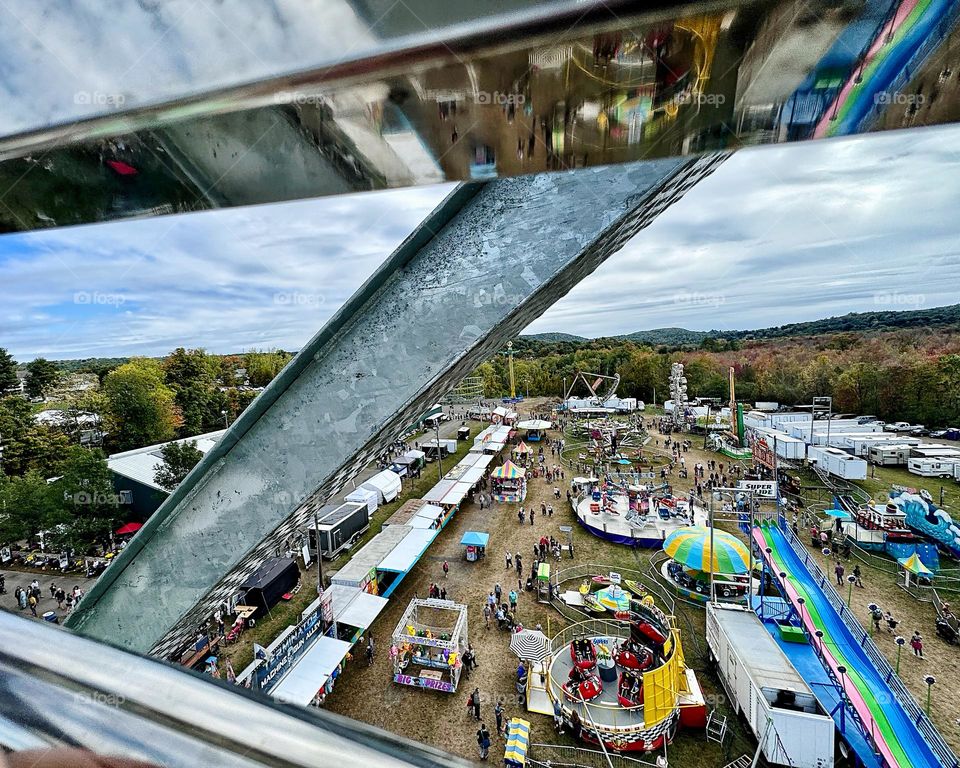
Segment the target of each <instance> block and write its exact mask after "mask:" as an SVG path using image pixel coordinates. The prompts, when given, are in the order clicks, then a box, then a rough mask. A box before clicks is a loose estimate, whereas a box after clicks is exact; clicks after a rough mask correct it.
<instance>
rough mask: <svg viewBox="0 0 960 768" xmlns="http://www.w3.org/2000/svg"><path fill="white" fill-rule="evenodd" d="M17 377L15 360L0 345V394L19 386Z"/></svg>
mask: <svg viewBox="0 0 960 768" xmlns="http://www.w3.org/2000/svg"><path fill="white" fill-rule="evenodd" d="M19 386H20V382H19V380H18V379H17V362H16V360H14V359H13V356H12V355H11V354H10V353H9V352H7V350H5V349H4V348H3V347H0V396H2V395H3V394H4V393H5V392H10V391H12V390H14V389H17V388H19Z"/></svg>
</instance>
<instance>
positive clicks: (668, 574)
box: [660, 526, 752, 603]
mask: <svg viewBox="0 0 960 768" xmlns="http://www.w3.org/2000/svg"><path fill="white" fill-rule="evenodd" d="M663 551H664V552H665V553H666V554H667V555H668V556H669V557H670V559H669V560H667V561H665V562H664V563H663V565H662V566H661V569H660V573H661V575H662V576H663V578H664V579H665V580H666V581H667V582H672V584H673V587H674V588H675V589H676V590H677V592H678V593H679V594H680V595H681V596H682V597H684V598H686V599H688V600H692V601H694V602H698V603H706V602H707V601H708V600H709V599H710V583H711V577H710V572H711V570H712V572H713V579H712V580H713V586H714V592H715V597H716V599H718V600H723V601H734V602H743V599H744V598H745V596H746V595H747V593H748V592H749V591H751V587H752V575H751V573H750V572H751V570H752V568H751V565H752V563H751V558H750V552H749V550H748V549H747V546H746V545H745V544H744V543H743V542H741V541H740V540H739V539H738V538H737V537H736V536H734V535H733V534H731V533H728V532H727V531H723V530H720V529H714V530H713V531H712V532H711V530H710V529H709V528H706V527H703V526H690V527H688V528H681V529H680V530H678V531H675V532H674V533H672V534H670V536H668V537H667V540H666V541H664V543H663ZM711 561H712V562H711Z"/></svg>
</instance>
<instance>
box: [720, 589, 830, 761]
mask: <svg viewBox="0 0 960 768" xmlns="http://www.w3.org/2000/svg"><path fill="white" fill-rule="evenodd" d="M707 645H708V646H709V648H710V654H711V656H712V657H713V659H714V660H715V661H716V663H717V671H718V672H719V675H720V681H721V682H722V683H723V687H724V689H725V690H726V692H727V695H728V696H729V697H730V701H731V703H732V704H733V706H734V708H735V709H736V710H737V712H738V713H741V714H742V715H743V716H744V718H745V719H746V721H747V722H748V723H749V724H750V728H751V729H752V730H753V733H754V735H755V736H756V738H757V741H758V742H760V745H761V751H762V753H763V757H764V758H765V759H766V760H767V762H769V763H771V764H773V765H787V766H792V768H833V764H834V739H835V738H836V728H835V725H834V722H833V719H832V718H831V717H830V715H829V714H827V713H826V712H825V711H824V710H823V707H822V706H821V705H820V702H819V701H817V698H816V696H814V694H813V691H812V690H811V689H810V686H809V685H807V683H806V681H805V680H804V679H803V678H802V677H801V676H800V673H799V672H797V670H796V667H794V666H793V664H792V663H791V662H790V659H788V658H787V656H786V654H785V653H784V652H783V651H782V650H780V647H779V646H778V645H777V642H776V641H775V640H774V639H773V637H771V635H770V634H769V633H768V632H767V630H766V628H765V627H764V626H763V623H762V622H761V621H760V619H759V618H758V617H757V614H756V613H754V612H753V611H752V610H750V609H749V608H744V607H741V606H736V605H725V604H716V605H715V604H712V603H709V604H707Z"/></svg>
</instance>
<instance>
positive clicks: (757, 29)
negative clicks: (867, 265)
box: [0, 0, 960, 232]
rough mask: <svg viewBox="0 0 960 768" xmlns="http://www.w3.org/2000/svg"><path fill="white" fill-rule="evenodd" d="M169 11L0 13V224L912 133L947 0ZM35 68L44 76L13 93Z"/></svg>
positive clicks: (939, 72)
mask: <svg viewBox="0 0 960 768" xmlns="http://www.w3.org/2000/svg"><path fill="white" fill-rule="evenodd" d="M109 5H110V4H108V6H109ZM189 5H190V4H188V3H186V2H185V0H184V2H169V3H163V4H157V5H147V4H132V5H131V4H123V5H122V6H121V5H119V4H118V6H117V7H116V8H115V9H114V10H115V11H116V21H115V22H114V23H113V24H108V25H102V24H98V25H97V26H98V27H99V29H98V31H97V33H96V34H93V33H91V34H89V35H85V34H83V33H85V32H88V31H89V30H90V27H91V25H92V24H93V20H91V19H89V18H87V16H86V14H85V12H83V11H81V10H80V9H78V8H77V7H76V6H72V5H71V6H67V7H66V8H64V9H61V8H59V7H58V8H57V12H56V14H55V15H56V22H55V23H46V24H44V23H41V21H47V19H48V17H49V16H50V15H51V14H49V13H47V14H45V10H44V8H43V5H42V4H40V5H39V6H34V5H31V6H30V8H27V9H18V11H17V14H15V15H14V16H13V17H12V18H11V19H10V20H9V22H5V24H4V27H3V29H2V34H3V35H4V36H5V38H6V40H5V41H6V42H7V43H9V44H8V45H6V46H5V47H4V46H0V66H3V67H4V69H5V71H7V70H9V71H10V72H11V73H12V75H11V77H9V78H6V88H7V94H6V95H7V102H8V103H9V104H14V105H15V106H14V107H11V108H8V109H5V110H4V111H3V112H2V114H0V158H3V162H0V232H2V231H14V230H23V229H34V228H42V227H49V226H62V225H69V224H79V223H86V222H94V221H104V220H112V219H118V218H124V217H129V216H150V215H160V214H167V213H176V212H181V211H188V210H202V209H206V208H216V207H223V206H234V205H246V204H252V203H264V202H274V201H280V200H290V199H297V198H303V197H311V196H318V195H329V194H339V193H343V192H349V191H358V190H368V189H380V188H386V187H401V186H408V185H416V184H430V183H435V182H438V181H441V180H455V179H474V180H482V179H490V178H495V177H504V176H513V175H523V174H529V173H534V172H540V171H545V170H558V169H569V168H578V167H585V166H594V165H602V164H610V163H620V162H629V161H633V160H637V159H644V158H654V157H670V156H676V155H683V154H689V153H697V152H702V151H708V150H715V149H722V148H734V147H737V146H741V145H743V144H755V143H769V142H783V141H797V140H804V139H809V138H820V137H829V136H834V135H848V134H852V133H859V132H864V131H870V130H875V129H881V128H898V127H905V126H911V127H917V126H922V125H928V124H934V123H938V122H944V121H951V120H955V119H956V118H957V117H958V111H960V108H958V104H960V93H958V89H957V86H958V79H957V78H958V73H957V72H955V71H953V69H951V68H950V66H949V61H948V57H947V55H946V52H947V51H948V50H949V49H950V48H951V46H953V45H954V44H953V43H952V42H951V40H952V38H951V36H950V35H951V33H952V31H953V30H954V29H955V27H956V23H957V14H958V8H960V3H958V2H957V1H956V0H927V1H926V2H923V3H915V4H910V3H902V2H900V1H899V0H820V1H818V2H814V3H807V2H801V1H800V0H780V1H779V2H773V1H769V2H749V3H738V2H729V0H727V2H720V3H709V4H698V5H680V6H677V5H674V6H670V7H669V8H667V9H665V8H664V7H661V6H656V5H651V4H649V3H644V4H640V3H636V2H617V3H597V2H586V3H571V2H554V3H549V2H536V1H535V0H528V1H527V2H523V1H522V0H517V1H516V2H512V3H508V4H504V3H495V2H493V0H487V2H479V3H470V4H460V3H443V2H428V1H427V0H422V1H421V2H419V3H417V2H414V3H411V2H406V3H400V4H396V5H394V4H391V3H389V2H386V0H352V2H347V0H330V1H329V2H324V3H322V4H321V3H313V2H308V0H286V1H285V2H281V1H280V0H277V2H275V3H274V4H273V5H272V6H271V9H270V10H272V13H271V12H264V11H262V10H261V9H259V7H258V10H256V11H254V10H253V9H252V7H250V6H248V5H247V4H243V3H241V2H240V0H224V1H223V2H221V3H219V4H217V5H216V6H204V7H203V8H202V9H201V10H200V11H199V14H200V15H199V17H198V16H197V15H195V14H192V13H189V12H188V11H189ZM47 10H48V9H47ZM505 11H508V12H505ZM100 12H101V13H103V11H102V10H101V11H100ZM98 21H99V19H98ZM67 29H69V30H71V32H70V33H69V34H67V33H66V32H65V30H67ZM26 31H29V32H32V34H33V38H31V37H30V36H29V35H28V34H26ZM81 60H82V61H84V62H93V63H95V64H97V66H78V64H79V62H80V61H81ZM51 70H55V71H56V72H58V73H59V77H58V78H55V79H53V80H51V81H50V82H52V83H54V85H55V87H53V88H51V89H49V91H48V90H47V89H39V90H30V91H29V92H28V91H26V90H25V89H26V88H27V86H28V85H29V84H30V83H33V82H41V81H42V80H41V78H43V77H44V76H45V75H46V74H49V71H51ZM64 73H68V75H65V74H64ZM58 123H59V124H58Z"/></svg>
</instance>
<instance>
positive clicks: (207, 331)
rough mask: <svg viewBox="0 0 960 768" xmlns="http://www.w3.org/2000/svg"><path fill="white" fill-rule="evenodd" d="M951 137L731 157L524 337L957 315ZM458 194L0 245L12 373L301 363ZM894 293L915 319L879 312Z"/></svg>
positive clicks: (1, 331)
mask: <svg viewBox="0 0 960 768" xmlns="http://www.w3.org/2000/svg"><path fill="white" fill-rule="evenodd" d="M958 136H960V129H937V130H925V131H917V132H911V133H907V134H886V135H874V136H870V137H867V138H859V139H854V140H845V141H821V142H814V143H809V144H805V145H795V146H790V147H767V148H762V149H757V150H754V151H743V152H740V153H738V154H736V155H734V156H733V157H732V158H731V159H730V160H729V161H728V162H727V163H726V164H725V165H724V166H722V167H721V168H720V169H719V170H718V171H717V172H716V173H715V174H714V175H713V176H712V177H710V178H709V179H707V180H706V181H705V182H703V183H702V184H701V185H699V186H698V187H696V188H695V189H694V190H692V191H691V192H690V193H689V194H688V195H687V196H686V197H685V198H683V200H681V201H680V202H679V203H678V204H677V205H675V206H674V207H673V208H671V209H669V210H668V211H667V212H666V213H665V214H663V215H662V216H661V217H660V218H659V219H658V220H657V221H656V222H655V223H654V224H653V225H652V226H651V227H649V228H648V229H646V230H645V231H643V232H641V233H640V234H639V235H638V236H637V237H636V238H634V240H633V241H631V242H630V243H629V244H628V245H627V246H626V247H625V248H624V249H623V250H622V251H621V252H619V253H617V254H615V255H614V256H613V257H611V258H610V259H609V261H608V262H607V263H606V264H604V265H603V266H602V267H601V268H600V269H599V270H598V271H597V272H596V273H594V274H593V275H591V276H590V277H588V278H587V279H586V280H584V281H583V282H582V283H581V284H580V285H579V286H577V287H576V288H575V289H574V290H573V291H571V293H570V294H569V295H568V296H567V297H565V298H564V299H562V300H561V301H560V302H558V303H557V304H556V305H555V306H554V307H553V308H551V309H550V310H549V311H548V312H547V313H546V314H545V315H544V316H543V317H542V318H540V319H539V320H537V321H536V322H535V323H534V324H533V325H532V326H531V327H530V328H529V329H528V331H529V332H537V331H566V332H569V333H576V334H581V335H587V336H598V335H612V334H618V333H628V332H631V331H635V330H643V329H649V328H655V327H662V326H672V325H677V326H685V327H688V328H692V329H698V330H709V329H714V328H716V329H734V328H736V329H746V328H760V327H766V326H770V325H780V324H783V323H789V322H799V321H804V320H810V319H815V318H818V317H826V316H830V315H839V314H845V313H847V312H856V311H871V310H877V309H909V308H927V307H933V306H938V305H943V304H953V303H958V302H960V298H958V296H957V286H958V285H960V255H958V254H960V241H958V240H960V239H958V236H957V224H956V222H957V214H956V199H957V191H958V179H960V151H958V150H956V149H954V147H956V146H958V142H957V141H956V139H957V137H958ZM450 189H451V185H443V186H438V187H428V188H420V189H412V190H402V191H392V192H377V193H367V194H363V195H352V196H344V197H335V198H325V199H319V200H311V201H304V202H296V203H285V204H276V205H267V206H258V207H251V208H234V209H229V210H220V211H207V212H202V213H197V214H190V215H184V216H177V217H165V218H157V219H149V220H139V221H130V222H122V223H114V224H107V225H97V226H87V227H78V228H74V229H69V230H67V229H62V230H49V231H41V232H34V233H30V234H16V235H7V236H4V237H2V238H0V285H2V286H3V289H4V301H3V302H2V303H0V346H4V347H7V348H9V349H10V350H11V351H12V352H13V353H14V354H15V355H16V356H17V357H18V359H21V360H27V359H30V358H32V357H34V356H37V355H44V356H46V357H54V358H58V357H87V356H118V355H131V354H150V355H159V354H165V353H166V352H168V351H170V350H171V349H173V348H174V347H177V346H188V347H190V346H202V347H205V348H207V349H209V350H211V351H215V352H233V351H239V350H242V349H249V348H251V347H270V346H278V347H283V348H287V349H295V348H298V347H300V346H301V345H302V344H303V343H304V342H306V341H307V340H308V339H309V338H310V337H311V336H312V335H313V334H314V333H316V331H317V330H318V329H319V328H320V327H322V325H323V324H324V322H326V320H327V319H328V318H329V317H330V316H331V315H332V314H333V312H335V311H336V309H337V308H338V307H339V306H340V305H341V304H342V303H343V302H344V301H345V300H346V299H347V298H348V297H349V296H350V295H351V294H352V293H353V292H354V291H355V290H356V289H357V288H358V287H359V286H360V284H361V283H362V282H363V281H364V280H365V279H366V278H367V277H368V276H369V275H370V273H371V272H372V271H373V270H374V269H375V268H376V267H377V266H378V265H379V264H380V263H381V262H382V261H383V260H384V259H385V258H386V257H387V256H388V255H389V254H390V253H391V251H393V249H394V248H395V247H396V246H397V245H399V243H400V242H401V241H402V240H403V238H405V237H406V236H407V235H408V234H409V232H410V231H411V230H412V229H413V228H414V227H415V226H416V225H417V224H418V223H419V222H420V221H421V220H422V219H423V218H424V217H425V216H426V215H427V214H428V213H429V212H430V210H432V208H433V207H434V206H435V205H436V204H437V203H439V202H440V200H441V199H442V198H443V196H444V195H445V194H447V193H448V192H449V190H450ZM892 293H893V294H898V295H901V296H905V297H914V298H915V304H914V305H910V304H909V303H906V304H905V303H903V302H899V303H897V302H894V303H890V302H889V301H887V303H884V301H885V300H884V297H885V296H886V297H889V295H890V294H892ZM878 297H879V299H878Z"/></svg>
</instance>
